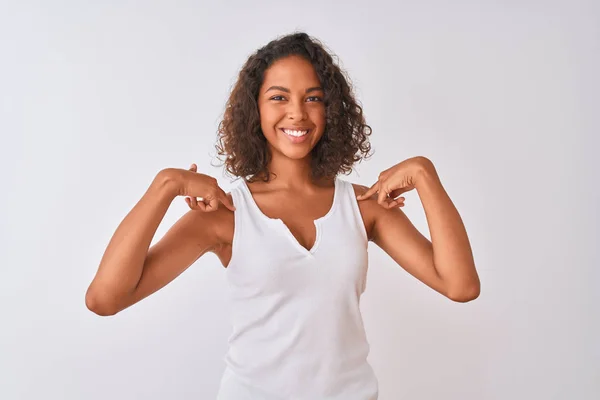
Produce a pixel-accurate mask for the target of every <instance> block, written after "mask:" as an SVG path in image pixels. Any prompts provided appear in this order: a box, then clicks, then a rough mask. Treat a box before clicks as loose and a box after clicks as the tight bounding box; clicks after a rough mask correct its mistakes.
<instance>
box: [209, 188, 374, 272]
mask: <svg viewBox="0 0 600 400" xmlns="http://www.w3.org/2000/svg"><path fill="white" fill-rule="evenodd" d="M352 186H353V188H354V192H355V194H356V195H358V194H360V193H363V192H364V191H366V190H367V189H368V188H367V187H365V186H361V185H356V184H352ZM248 187H249V188H250V191H251V192H252V197H253V198H254V201H255V202H256V204H257V205H258V207H259V208H260V210H261V211H262V213H263V214H265V215H266V216H267V217H269V218H278V219H281V220H282V221H283V223H284V224H285V225H286V226H287V227H288V228H289V230H290V232H291V233H292V234H293V235H294V237H295V238H296V240H297V241H298V243H299V244H300V245H301V246H302V247H304V248H306V249H310V248H311V247H312V245H313V244H314V242H315V239H316V229H315V225H314V223H313V221H314V220H316V219H318V218H320V217H322V216H323V215H325V214H326V213H327V212H328V211H329V209H330V208H331V205H332V203H333V191H334V187H333V185H330V186H329V187H324V188H319V189H318V190H317V191H316V192H315V193H314V194H313V195H302V194H293V195H292V194H290V193H284V192H277V191H269V190H266V189H265V187H264V185H263V184H262V183H260V182H255V183H249V184H248ZM227 197H228V198H229V199H230V200H231V193H228V194H227ZM308 204H310V205H311V207H307V205H308ZM358 205H359V209H360V213H361V215H362V219H363V223H364V225H365V229H366V231H367V235H368V237H369V239H370V238H371V237H372V229H373V225H374V221H375V211H376V208H375V207H376V206H378V204H377V202H376V201H375V200H373V199H367V200H361V201H359V202H358ZM216 213H218V216H216V217H217V220H218V223H217V224H215V228H216V230H217V231H216V235H217V236H218V238H219V243H220V245H219V246H217V247H216V248H215V249H214V253H215V254H216V255H217V257H219V260H220V261H221V264H222V265H223V266H224V267H225V266H227V265H228V264H229V260H230V259H231V249H232V243H233V233H234V230H235V226H234V225H235V224H234V214H233V212H232V211H230V210H228V209H227V208H226V207H224V206H220V207H219V209H218V210H217V211H216Z"/></svg>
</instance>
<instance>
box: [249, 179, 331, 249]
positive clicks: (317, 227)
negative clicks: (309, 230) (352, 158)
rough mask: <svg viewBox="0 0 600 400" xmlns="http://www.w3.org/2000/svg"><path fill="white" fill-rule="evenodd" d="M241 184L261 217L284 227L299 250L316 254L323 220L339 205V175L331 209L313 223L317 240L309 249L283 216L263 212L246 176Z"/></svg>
mask: <svg viewBox="0 0 600 400" xmlns="http://www.w3.org/2000/svg"><path fill="white" fill-rule="evenodd" d="M241 185H242V188H243V189H244V190H245V191H246V194H248V197H249V202H250V204H251V206H252V208H254V210H255V211H256V212H257V214H258V215H260V216H261V218H263V219H265V220H266V221H270V222H275V223H277V224H279V225H280V226H281V227H282V228H283V229H284V233H285V235H286V236H287V237H288V238H289V239H290V240H291V241H292V243H293V244H294V246H295V247H296V248H297V249H298V250H300V252H302V253H304V254H306V255H309V256H312V255H314V253H315V252H316V251H317V249H318V248H319V243H320V242H321V223H322V222H323V221H325V220H326V219H328V218H329V217H330V216H331V214H333V212H334V211H335V209H336V207H337V203H338V197H339V190H340V186H341V183H340V182H339V179H338V177H337V176H336V177H335V178H334V180H333V185H334V187H333V201H332V203H331V207H330V208H329V211H327V213H326V214H325V215H323V216H322V217H319V218H317V219H315V220H313V224H314V225H315V241H314V243H313V245H312V246H311V248H310V249H307V248H306V247H304V246H302V245H301V244H300V242H298V239H296V237H295V236H294V235H293V234H292V231H291V230H290V228H289V227H288V226H287V225H286V224H285V222H283V220H282V219H281V218H271V217H269V216H268V215H266V214H265V213H263V212H262V210H261V209H260V207H259V206H258V204H256V201H255V200H254V196H253V195H252V192H251V191H250V188H249V187H248V184H247V183H246V180H245V179H244V178H242V184H241Z"/></svg>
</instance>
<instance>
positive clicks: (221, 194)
mask: <svg viewBox="0 0 600 400" xmlns="http://www.w3.org/2000/svg"><path fill="white" fill-rule="evenodd" d="M219 200H220V201H221V203H223V205H224V206H225V207H227V208H228V209H230V210H231V211H235V206H234V205H233V202H232V201H231V200H229V197H227V193H225V191H223V189H221V188H219Z"/></svg>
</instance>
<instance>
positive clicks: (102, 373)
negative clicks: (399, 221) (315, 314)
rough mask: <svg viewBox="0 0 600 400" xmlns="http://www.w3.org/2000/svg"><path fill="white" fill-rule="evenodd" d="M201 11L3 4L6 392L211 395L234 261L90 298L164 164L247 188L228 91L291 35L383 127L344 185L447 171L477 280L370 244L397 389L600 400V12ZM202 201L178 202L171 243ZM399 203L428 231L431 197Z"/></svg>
mask: <svg viewBox="0 0 600 400" xmlns="http://www.w3.org/2000/svg"><path fill="white" fill-rule="evenodd" d="M205 3H206V4H203V3H202V2H199V1H197V2H194V1H162V2H149V1H138V2H134V1H96V2H93V1H53V2H49V1H39V2H32V1H2V3H1V7H0V133H1V142H0V143H1V144H0V146H1V152H0V163H1V164H0V171H1V173H2V180H1V185H2V186H1V187H2V189H1V194H0V210H1V212H2V214H1V218H2V219H1V242H0V245H1V253H0V257H1V258H0V262H1V264H0V273H1V275H0V295H1V296H2V297H1V301H0V312H1V315H2V317H1V324H2V326H1V329H0V398H2V399H7V400H11V399H63V400H66V399H68V400H70V399H85V400H94V399H107V398H110V399H211V398H214V396H215V394H216V391H217V387H218V382H219V379H220V375H221V373H222V370H223V368H224V364H223V356H224V354H225V351H226V349H227V338H228V335H229V333H230V329H231V327H230V325H229V320H228V311H229V308H228V307H229V306H228V300H227V287H226V281H225V270H224V269H223V268H222V267H221V265H220V263H219V261H218V259H217V257H216V256H214V255H213V254H209V255H206V256H204V257H202V258H201V259H200V260H198V262H196V263H195V264H194V265H193V266H192V267H190V268H189V269H188V270H187V271H186V272H185V273H184V274H182V275H181V276H180V277H178V278H177V279H176V280H175V281H173V282H172V283H171V284H169V285H168V286H166V287H165V288H164V289H162V290H161V291H159V292H157V293H155V294H154V295H152V296H150V297H149V298H147V299H145V300H143V301H142V302H140V303H138V304H136V305H134V306H132V307H130V308H129V309H126V310H124V311H123V312H121V313H119V314H117V315H115V316H113V317H99V316H97V315H95V314H93V313H92V312H90V311H89V310H87V308H86V307H85V301H84V297H85V291H86V289H87V287H88V285H89V283H90V282H91V280H92V278H93V276H94V274H95V272H96V269H97V267H98V264H99V262H100V259H101V256H102V254H103V252H104V249H105V248H106V246H107V244H108V241H109V239H110V237H111V236H112V234H113V232H114V230H115V229H116V227H117V225H118V224H119V222H120V221H121V220H122V218H123V217H124V216H125V215H126V214H127V213H128V212H129V210H130V209H131V208H132V207H133V206H134V204H135V203H136V202H137V201H138V200H139V198H140V197H141V196H142V194H143V193H144V191H145V190H146V188H147V187H148V185H149V184H150V182H151V180H152V179H153V177H154V176H155V174H156V173H157V172H158V171H159V170H161V169H162V168H166V167H178V168H188V167H189V165H190V164H191V163H192V162H195V163H197V164H198V166H199V172H203V173H207V174H211V175H213V176H215V177H216V178H217V179H218V180H219V183H220V185H221V186H222V187H223V189H225V191H228V190H229V189H230V188H231V187H232V180H231V179H229V178H228V177H227V176H226V175H224V174H223V169H222V168H221V167H217V166H212V165H211V162H212V163H213V164H214V165H218V160H217V159H216V158H215V157H214V155H215V152H216V151H215V149H214V144H215V140H216V128H217V124H218V122H219V119H220V117H221V115H222V112H223V110H224V104H225V101H226V99H227V96H228V94H229V90H230V88H231V86H232V85H233V83H234V82H235V79H236V76H237V73H238V71H239V69H240V68H241V66H242V64H243V63H244V61H245V59H246V58H247V57H248V56H249V55H250V54H251V53H252V52H253V51H255V50H256V49H257V48H258V47H261V46H262V45H264V44H266V43H267V42H268V41H270V40H272V39H275V38H276V37H277V36H279V35H283V34H286V33H291V32H292V31H294V30H296V29H298V30H304V31H306V32H307V33H309V34H310V35H313V36H315V37H317V38H319V39H321V40H322V41H323V42H324V43H325V44H326V45H327V46H328V47H329V48H330V49H331V50H332V51H333V52H335V53H336V54H337V55H338V56H339V59H340V61H341V65H342V67H343V68H345V69H346V70H347V71H348V73H349V75H350V77H351V78H352V80H353V83H354V85H355V86H356V95H357V97H358V99H359V100H360V101H361V103H362V104H363V106H364V110H365V114H366V118H367V122H368V123H369V124H370V125H371V126H372V128H373V135H372V137H371V142H372V144H373V148H374V150H375V155H374V156H373V157H372V158H371V159H370V160H369V161H367V162H364V163H361V164H359V165H357V167H356V172H353V173H352V175H350V176H346V177H343V178H344V179H347V180H350V181H352V182H354V183H360V184H363V185H371V184H372V183H373V182H374V181H375V179H376V177H377V176H378V174H379V172H380V171H382V170H384V169H387V168H388V167H390V166H392V165H394V164H396V163H398V162H400V161H402V160H404V159H406V158H409V157H413V156H416V155H423V156H426V157H428V158H430V159H431V160H432V161H433V162H434V164H435V165H436V167H437V170H438V172H439V174H440V177H441V179H442V183H443V184H444V187H445V188H446V190H447V192H448V193H449V195H450V197H451V198H452V200H453V201H454V203H455V205H456V207H457V208H458V210H459V212H460V214H461V216H462V218H463V220H464V222H465V225H466V227H467V231H468V234H469V237H470V240H471V244H472V247H473V252H474V256H475V261H476V264H477V269H478V272H479V274H480V277H481V282H482V292H481V296H480V297H479V298H478V299H477V300H475V301H473V302H470V303H466V304H461V303H454V302H452V301H450V300H448V299H446V298H444V297H443V296H441V295H439V294H438V293H437V292H435V291H433V290H431V289H429V288H428V287H427V286H425V285H424V284H422V283H421V282H419V281H417V280H416V279H414V278H413V277H412V276H410V275H409V274H407V273H406V272H405V271H404V270H403V269H402V268H401V267H399V266H398V265H395V263H394V262H393V260H392V259H391V258H389V257H388V256H387V255H386V254H385V253H383V251H381V250H380V249H379V248H377V247H376V245H374V244H372V243H371V244H370V245H369V255H370V267H369V268H370V269H369V276H368V285H367V290H366V292H365V294H364V295H363V298H362V310H363V315H364V319H365V324H366V328H367V334H368V338H369V341H370V343H371V355H370V358H369V360H370V362H371V364H372V365H373V368H374V369H375V372H376V374H377V376H378V378H379V381H380V399H381V400H394V399H413V400H418V399H442V398H443V399H447V400H449V399H456V400H458V399H461V400H471V399H473V400H476V399H477V400H480V399H486V400H487V399H489V400H500V399H511V400H512V399H597V398H599V397H600V345H599V340H598V338H599V337H600V323H599V322H600V317H599V316H600V312H598V304H600V303H599V300H600V299H599V297H600V296H599V295H598V285H599V284H600V273H599V272H598V269H599V267H600V265H599V264H600V263H599V261H600V257H599V252H598V244H599V243H598V242H599V236H600V235H599V234H598V233H599V225H600V224H599V222H600V221H599V217H598V208H597V207H598V204H599V200H600V196H599V193H600V191H599V189H598V184H599V183H600V179H599V177H598V174H597V171H598V170H600V168H599V167H600V165H599V161H598V156H597V154H598V150H599V149H600V146H599V145H598V144H599V141H598V139H597V136H598V134H599V128H600V123H599V121H598V116H597V114H594V113H597V112H598V100H597V96H598V93H599V89H600V79H599V78H598V71H599V70H600V62H599V61H600V60H599V58H600V27H599V26H600V24H599V21H600V17H599V15H600V13H599V11H600V7H599V6H598V4H597V3H596V4H594V2H593V1H588V2H584V1H566V0H565V1H539V2H534V1H519V2H517V1H506V2H489V1H488V2H485V1H472V2H465V1H458V2H444V1H419V2H416V1H414V2H402V3H399V2H396V1H393V2H392V1H389V2H381V1H368V2H366V1H360V2H354V3H352V2H350V3H349V2H341V1H340V2H333V1H330V2H322V1H313V2H311V1H303V2H287V3H286V2H273V3H272V4H270V3H268V2H254V1H250V2H247V1H236V2H233V1H228V2H205ZM593 171H596V172H593ZM186 211H187V206H186V205H185V202H184V200H183V198H181V197H179V198H176V199H175V201H174V202H173V204H172V206H171V208H170V209H169V211H168V213H167V215H166V217H165V219H164V221H163V223H162V225H161V226H160V227H159V230H158V232H157V236H156V237H155V241H156V240H157V239H158V238H160V237H161V236H162V235H163V234H164V233H165V232H166V230H167V229H168V227H169V226H170V225H171V224H173V223H174V222H175V221H176V220H177V219H178V218H179V217H180V216H181V215H182V214H183V213H185V212H186ZM404 211H405V212H406V213H407V215H408V216H409V217H410V218H411V220H412V221H413V223H414V224H415V225H416V226H417V227H418V228H419V229H420V230H421V232H423V233H424V234H426V235H427V236H428V237H429V233H428V230H427V223H426V220H425V214H424V212H423V209H422V206H421V203H420V201H419V197H418V195H417V193H416V192H411V193H409V194H408V195H407V202H406V207H405V208H404Z"/></svg>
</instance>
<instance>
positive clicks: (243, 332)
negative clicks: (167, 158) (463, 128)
mask: <svg viewBox="0 0 600 400" xmlns="http://www.w3.org/2000/svg"><path fill="white" fill-rule="evenodd" d="M370 133H371V128H370V127H369V126H368V125H367V124H366V123H365V120H364V117H363V113H362V109H361V107H360V106H359V105H358V104H357V102H356V100H355V99H354V96H353V94H352V90H351V88H350V86H349V83H348V81H347V80H346V78H345V76H344V73H343V72H342V71H341V70H340V68H339V67H338V66H337V65H336V64H335V63H334V62H333V59H332V57H331V55H330V54H329V53H328V52H327V51H326V50H325V49H324V47H323V46H322V45H321V44H320V43H319V42H318V41H317V40H315V39H313V38H311V37H309V36H308V35H306V34H305V33H295V34H291V35H288V36H284V37H282V38H279V39H278V40H274V41H272V42H270V43H268V44H267V45H266V46H264V47H262V48H260V49H259V50H257V51H256V53H255V54H253V55H252V56H251V57H250V58H249V59H248V60H247V62H246V64H245V65H244V67H243V68H242V70H241V72H240V75H239V79H238V82H237V84H236V86H235V87H234V89H233V91H232V93H231V96H230V98H229V100H228V102H227V107H226V110H225V114H224V118H223V121H222V122H221V124H220V125H219V141H218V143H217V149H218V152H219V155H220V156H225V166H226V169H227V171H228V172H229V173H231V174H232V175H234V176H237V177H241V178H242V179H241V180H240V182H239V183H238V184H237V186H235V187H234V188H233V189H232V190H231V192H230V193H225V192H224V191H223V190H222V189H221V188H220V187H219V186H218V184H217V181H216V179H214V178H213V177H210V176H207V175H205V174H201V173H197V167H196V165H195V164H192V166H191V167H190V168H189V169H187V170H186V169H176V168H167V169H164V170H162V171H160V172H159V173H158V174H157V176H156V178H155V179H154V181H153V182H152V184H151V185H150V187H149V188H148V190H147V192H146V193H145V194H144V196H143V197H142V198H141V200H140V201H139V202H138V203H137V204H136V206H135V207H134V208H133V209H132V210H131V212H130V213H129V214H128V215H127V216H126V217H125V219H124V220H123V221H122V222H121V224H120V225H119V227H118V228H117V230H116V232H115V234H114V236H113V238H112V239H111V241H110V243H109V245H108V248H107V249H106V252H105V254H104V256H103V258H102V260H101V263H100V266H99V269H98V272H97V274H96V276H95V278H94V280H93V281H92V283H91V285H90V287H89V289H88V291H87V295H86V304H87V306H88V308H89V309H90V310H92V311H93V312H95V313H97V314H99V315H112V314H115V313H117V312H119V311H121V310H123V309H125V308H127V307H129V306H131V305H132V304H134V303H136V302H138V301H140V300H142V299H143V298H145V297H147V296H149V295H150V294H152V293H154V292H156V291H157V290H159V289H160V288H162V287H163V286H165V285H166V284H168V283H169V282H171V281H172V280H173V279H175V278H176V277H177V276H178V275H179V274H181V273H182V272H183V271H184V270H185V269H186V268H188V267H189V266H190V265H192V264H193V263H194V262H196V260H198V258H199V257H201V256H202V255H203V254H205V253H207V252H213V253H215V254H216V255H217V256H218V257H219V259H220V261H221V263H222V264H223V266H224V267H226V268H227V269H226V273H227V279H228V281H229V283H230V288H231V298H232V306H233V315H232V321H233V333H232V335H231V336H230V339H229V344H230V348H229V351H228V353H227V355H226V357H225V361H226V366H227V368H226V370H225V373H224V374H223V378H222V381H221V386H220V390H219V399H235V400H243V399H310V400H317V399H344V400H350V399H360V400H367V399H376V398H377V393H378V384H377V379H376V377H375V375H374V373H373V370H372V369H371V367H370V365H369V364H368V363H367V355H368V352H369V345H368V343H367V340H366V337H365V331H364V327H363V323H362V318H361V314H360V310H359V300H360V296H361V294H362V293H363V291H364V290H365V284H366V273H367V244H368V242H369V241H372V242H373V243H375V244H376V245H378V246H379V247H381V248H382V249H383V250H384V251H385V252H386V253H387V254H389V255H390V257H391V258H392V259H393V260H394V261H396V262H397V263H398V264H399V265H400V266H401V267H402V268H404V269H406V271H408V272H409V273H410V274H412V275H413V276H414V277H416V278H417V279H419V280H420V281H422V282H423V283H424V284H426V285H428V286H429V287H431V288H432V289H434V290H436V291H437V292H439V293H441V294H442V295H444V296H446V297H448V298H449V299H452V300H454V301H458V302H465V301H469V300H472V299H475V298H476V297H477V296H478V295H479V290H480V283H479V278H478V275H477V272H476V269H475V265H474V261H473V256H472V252H471V248H470V245H469V240H468V238H467V234H466V231H465V228H464V226H463V223H462V221H461V218H460V216H459V214H458V212H457V210H456V208H455V207H454V206H453V204H452V201H451V200H450V198H449V197H448V195H447V194H446V192H445V190H444V188H443V187H442V184H441V182H440V180H439V177H438V175H437V173H436V170H435V168H434V166H433V163H432V162H431V161H430V160H429V159H427V158H425V157H420V156H419V157H414V158H410V159H407V160H404V161H402V162H400V163H398V164H397V165H394V166H392V167H391V168H389V169H387V170H385V171H383V172H382V173H381V174H380V175H379V179H378V180H377V182H375V183H374V184H373V185H372V186H371V187H370V188H369V187H364V186H360V185H355V184H351V183H350V182H348V181H346V180H343V179H340V178H339V177H338V175H339V174H340V173H348V172H349V171H351V170H352V166H353V164H354V163H356V162H357V161H360V160H361V159H363V158H366V157H368V156H369V151H370V145H369V142H368V136H369V135H370ZM412 189H416V190H417V192H418V194H419V197H420V199H421V202H422V204H423V207H424V209H425V212H426V216H427V222H428V225H429V229H430V233H431V238H432V242H430V241H429V240H428V239H427V238H425V237H424V236H423V235H422V234H421V233H419V231H418V230H417V229H416V228H415V227H414V226H413V225H412V223H411V222H410V220H409V219H408V218H407V217H406V216H405V214H404V213H403V212H402V211H401V210H400V207H402V206H403V205H404V197H400V195H401V194H402V193H404V192H407V191H409V190H412ZM176 196H185V199H186V201H187V204H188V205H189V207H190V208H191V211H189V212H188V213H186V214H185V215H184V216H183V217H181V219H180V220H179V221H177V222H176V223H175V224H174V225H173V227H172V228H171V229H170V230H169V231H168V232H167V233H166V234H165V235H164V237H163V238H162V239H161V240H160V241H159V242H157V243H156V244H155V245H154V246H152V247H151V248H150V249H149V247H150V243H151V241H152V238H153V236H154V234H155V232H156V229H157V228H158V226H159V224H160V222H161V220H162V219H163V217H164V215H165V213H166V211H167V209H168V207H169V205H170V204H171V202H172V201H173V199H174V198H175V197H176ZM221 205H222V206H221Z"/></svg>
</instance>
